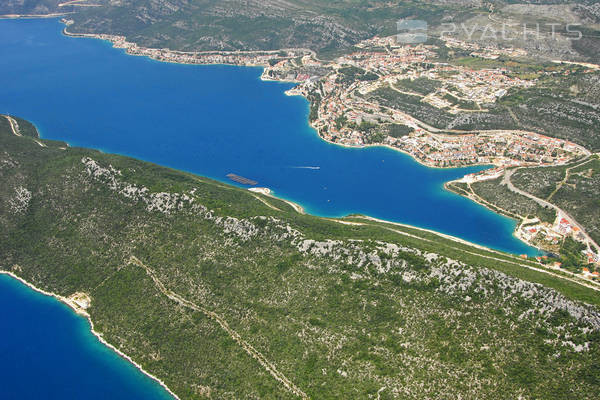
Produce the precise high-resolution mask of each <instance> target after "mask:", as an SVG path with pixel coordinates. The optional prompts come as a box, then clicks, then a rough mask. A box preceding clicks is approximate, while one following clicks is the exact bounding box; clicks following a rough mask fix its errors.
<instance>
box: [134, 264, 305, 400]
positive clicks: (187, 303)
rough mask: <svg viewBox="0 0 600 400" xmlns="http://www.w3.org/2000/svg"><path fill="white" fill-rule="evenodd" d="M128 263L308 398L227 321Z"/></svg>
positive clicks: (154, 276)
mask: <svg viewBox="0 0 600 400" xmlns="http://www.w3.org/2000/svg"><path fill="white" fill-rule="evenodd" d="M129 262H130V263H132V264H134V265H137V266H138V267H141V268H143V269H144V270H145V271H146V273H147V274H148V276H150V278H152V280H153V281H154V283H155V284H156V287H157V288H158V290H159V291H160V292H161V293H162V294H164V295H165V296H167V297H168V298H169V299H171V300H173V301H175V302H176V303H178V304H180V305H182V306H184V307H186V308H189V309H191V310H194V311H198V312H201V313H203V314H204V315H206V316H207V317H209V318H210V319H212V320H214V321H216V322H217V323H218V324H219V325H220V326H221V328H223V330H224V331H225V332H227V333H228V334H229V336H230V337H231V338H232V339H233V340H234V341H235V342H236V343H237V344H238V345H240V346H241V347H242V348H243V349H244V350H245V351H246V353H248V354H249V355H250V356H251V357H252V358H254V359H255V360H257V361H258V363H259V364H260V365H261V366H262V367H263V368H264V369H265V370H267V372H268V373H269V374H271V376H272V377H273V378H275V379H276V380H277V381H278V382H279V383H281V384H282V385H283V386H284V387H285V388H286V389H287V390H289V391H290V392H292V393H293V394H295V395H296V396H298V397H301V398H303V399H308V396H307V395H306V393H304V392H303V391H302V390H300V388H298V387H297V386H296V385H295V384H294V383H293V382H292V381H291V380H289V379H288V378H287V377H286V376H285V375H284V374H283V373H281V372H279V371H278V370H277V368H276V367H275V366H274V365H273V364H272V363H271V362H270V361H269V360H267V359H266V357H265V356H263V355H262V354H261V353H260V352H259V351H258V350H256V349H255V348H254V347H253V346H252V345H251V344H250V343H248V342H246V341H245V340H244V339H242V337H241V336H240V334H239V333H237V332H236V331H234V330H233V329H232V328H231V327H230V326H229V324H228V323H227V321H225V319H223V318H222V317H221V316H220V315H218V314H216V313H215V312H213V311H210V310H208V309H206V308H204V307H202V306H199V305H197V304H195V303H192V302H191V301H189V300H186V299H184V298H183V297H181V296H179V295H178V294H176V293H174V292H172V291H170V290H169V289H167V288H166V287H165V285H164V284H163V283H162V282H161V281H160V280H159V279H158V277H157V276H156V273H155V272H154V271H153V270H152V269H151V268H150V267H147V266H146V265H144V264H143V263H142V262H141V261H140V260H139V259H137V258H136V257H134V256H131V257H130V259H129Z"/></svg>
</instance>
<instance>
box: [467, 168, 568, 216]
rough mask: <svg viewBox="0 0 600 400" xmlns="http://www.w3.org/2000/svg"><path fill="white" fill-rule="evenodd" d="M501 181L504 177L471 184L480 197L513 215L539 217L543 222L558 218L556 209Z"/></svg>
mask: <svg viewBox="0 0 600 400" xmlns="http://www.w3.org/2000/svg"><path fill="white" fill-rule="evenodd" d="M501 182H502V178H498V179H493V180H488V181H483V182H476V183H473V184H472V185H471V188H472V189H473V192H474V193H475V194H477V195H478V196H479V197H481V198H482V199H484V200H486V201H488V202H490V203H491V204H494V205H496V206H497V207H499V208H500V209H502V210H506V211H509V212H510V213H511V214H512V215H513V216H514V215H518V216H520V217H523V218H527V217H528V218H533V217H538V218H539V219H540V220H541V221H542V222H549V223H552V222H554V220H555V219H556V212H555V211H554V210H552V209H548V208H545V207H542V206H540V205H539V204H538V203H536V202H535V201H533V200H531V199H530V198H528V197H525V196H523V195H520V194H518V193H515V192H513V191H511V190H510V189H508V187H507V186H506V185H503V184H502V183H501Z"/></svg>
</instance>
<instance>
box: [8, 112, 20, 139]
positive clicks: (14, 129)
mask: <svg viewBox="0 0 600 400" xmlns="http://www.w3.org/2000/svg"><path fill="white" fill-rule="evenodd" d="M4 118H6V120H7V121H8V123H9V124H10V129H11V130H12V132H13V133H14V134H15V135H16V136H23V135H21V131H20V130H19V124H18V123H17V121H16V120H15V119H14V118H13V117H11V116H9V115H5V116H4Z"/></svg>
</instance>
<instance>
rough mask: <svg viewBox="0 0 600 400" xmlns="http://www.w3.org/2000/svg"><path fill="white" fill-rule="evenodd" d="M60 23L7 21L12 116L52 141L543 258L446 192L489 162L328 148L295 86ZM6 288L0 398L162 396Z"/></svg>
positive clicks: (63, 319) (48, 304)
mask: <svg viewBox="0 0 600 400" xmlns="http://www.w3.org/2000/svg"><path fill="white" fill-rule="evenodd" d="M62 28H63V25H62V24H60V23H59V21H57V20H5V21H0V55H1V56H0V88H1V89H0V113H4V114H13V115H16V116H19V117H22V118H25V119H28V120H31V121H33V122H34V123H35V124H36V126H37V127H38V128H39V130H40V132H41V135H42V137H43V138H47V139H56V140H63V141H66V142H68V143H69V144H70V145H72V146H83V147H89V148H95V149H100V150H103V151H105V152H111V153H119V154H123V155H128V156H132V157H136V158H139V159H143V160H147V161H151V162H154V163H157V164H161V165H165V166H169V167H173V168H176V169H180V170H185V171H189V172H193V173H196V174H200V175H204V176H208V177H211V178H214V179H218V180H221V181H224V182H227V183H232V182H229V181H228V180H227V178H226V175H227V174H228V173H235V174H238V175H242V176H245V177H247V178H251V179H253V180H256V181H258V182H259V185H260V186H265V187H269V188H271V189H272V190H273V191H274V192H275V194H276V195H278V196H281V197H283V198H286V199H289V200H292V201H295V202H297V203H300V204H301V205H302V206H304V208H305V209H306V210H307V212H309V213H312V214H316V215H320V216H328V217H339V216H344V215H347V214H351V213H361V214H366V215H370V216H373V217H376V218H382V219H386V220H390V221H396V222H402V223H406V224H411V225H416V226H419V227H423V228H427V229H433V230H436V231H439V232H443V233H446V234H450V235H453V236H458V237H460V238H463V239H466V240H469V241H472V242H475V243H478V244H482V245H485V246H489V247H492V248H495V249H499V250H504V251H508V252H511V253H515V254H522V253H528V254H536V253H537V252H536V250H535V249H532V248H530V247H528V246H526V245H525V244H524V243H522V242H521V241H519V240H518V239H516V238H515V237H513V235H512V232H513V230H514V228H515V224H516V223H515V221H513V220H510V219H508V218H505V217H502V216H500V215H497V214H495V213H493V212H491V211H489V210H487V209H486V208H484V207H482V206H479V205H477V204H475V203H473V202H471V201H470V200H467V199H464V198H462V197H460V196H458V195H455V194H453V193H450V192H447V191H446V190H444V188H443V184H444V182H446V181H449V180H452V179H456V178H459V177H462V176H463V175H465V174H467V173H471V172H475V171H479V170H481V169H482V167H473V168H462V169H449V170H441V169H432V168H427V167H424V166H421V165H420V164H418V163H416V162H415V161H414V160H413V159H411V158H410V157H409V156H407V155H404V154H402V153H399V152H396V151H393V150H390V149H387V148H379V147H377V148H375V147H372V148H367V149H352V148H343V147H340V146H336V145H333V144H329V143H326V142H325V141H323V140H321V139H320V138H319V137H318V135H317V134H316V132H315V131H314V130H313V129H312V128H310V126H309V125H308V112H309V105H308V102H307V101H306V100H305V99H303V98H301V97H290V96H286V95H285V94H284V92H285V91H286V90H287V89H290V88H291V87H293V85H292V84H288V83H276V82H263V81H261V80H260V74H261V72H262V70H261V69H260V68H245V67H232V66H191V65H177V64H168V63H160V62H157V61H153V60H150V59H148V58H145V57H133V56H128V55H126V54H125V53H124V52H123V51H122V50H118V49H114V48H112V47H111V45H110V44H109V43H107V42H104V41H101V40H96V39H80V38H69V37H66V36H63V35H62V34H61V30H62ZM307 167H310V168H307ZM0 285H1V286H0V310H1V312H2V314H1V315H0V317H1V319H0V321H2V325H0V328H1V329H0V342H1V343H2V345H1V346H2V347H0V349H1V351H2V353H1V355H2V357H1V358H0V363H1V365H0V368H1V369H0V383H1V385H0V387H2V392H0V397H3V398H6V396H5V394H6V393H8V394H9V398H11V397H13V398H26V399H34V398H84V397H85V398H94V397H93V396H97V398H120V397H123V398H125V397H127V398H153V397H156V398H160V397H161V396H163V395H164V393H163V392H162V391H161V390H160V389H157V388H156V385H155V384H153V383H152V381H151V380H149V378H144V376H140V374H139V373H137V372H136V371H135V369H132V367H131V366H129V364H127V363H126V362H125V361H122V360H120V359H119V358H118V357H117V356H115V355H114V354H112V353H111V352H110V351H109V350H107V349H106V348H104V347H103V346H101V345H100V344H99V343H98V342H97V341H95V340H94V339H93V337H90V334H86V333H85V332H86V331H87V329H88V326H87V324H86V322H85V321H84V320H82V319H81V318H78V317H76V316H74V315H72V313H70V312H69V311H68V310H67V309H65V308H64V307H63V306H62V305H59V304H55V303H56V302H55V301H53V300H48V299H46V298H42V297H40V296H38V295H31V294H30V293H28V291H27V290H25V289H23V288H20V287H18V285H16V284H15V283H14V282H8V281H7V278H2V280H1V281H0ZM5 343H11V345H10V346H7V345H6V344H5ZM74 378H77V379H74ZM31 382H35V383H36V384H35V385H32V384H31ZM73 382H78V384H77V385H74V383H73ZM108 391H110V392H111V394H110V395H108V394H107V393H108ZM46 394H47V395H46Z"/></svg>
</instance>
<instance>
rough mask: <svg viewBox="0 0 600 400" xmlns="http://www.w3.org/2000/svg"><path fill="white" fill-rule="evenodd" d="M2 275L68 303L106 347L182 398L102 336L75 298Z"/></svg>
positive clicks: (177, 398)
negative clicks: (85, 320)
mask: <svg viewBox="0 0 600 400" xmlns="http://www.w3.org/2000/svg"><path fill="white" fill-rule="evenodd" d="M0 275H7V276H10V277H11V278H13V279H15V280H17V281H19V282H21V283H22V284H24V285H25V286H27V287H28V288H30V289H32V290H34V291H36V292H38V293H41V294H43V295H45V296H48V297H53V298H54V299H56V300H58V301H60V302H61V303H63V304H66V305H67V306H68V307H69V308H70V309H71V310H72V311H74V312H75V314H77V315H79V316H81V317H84V318H85V319H87V321H88V323H89V324H90V332H91V333H92V335H94V336H95V337H96V338H97V339H98V340H99V341H100V343H102V344H103V345H105V346H106V347H108V348H109V349H111V350H112V351H114V352H115V353H117V354H118V355H119V356H120V357H121V358H123V359H124V360H126V361H128V362H129V363H131V364H132V365H133V366H134V367H135V368H136V369H138V370H139V371H140V372H142V373H143V374H144V375H146V376H147V377H149V378H150V379H152V380H154V381H155V382H157V383H158V384H159V385H160V386H161V387H162V388H163V389H165V390H166V391H167V393H169V394H170V395H171V396H172V397H173V398H174V399H176V400H181V399H180V398H179V397H178V396H177V395H176V394H175V393H173V391H172V390H171V389H169V387H168V386H167V385H166V383H165V382H163V381H162V380H161V379H159V378H157V377H156V376H154V375H152V374H151V373H150V372H148V371H146V370H145V369H144V368H142V366H141V365H140V364H138V363H137V362H135V361H134V360H133V359H132V358H131V357H130V356H128V355H127V354H125V353H123V352H122V351H121V350H119V349H117V348H116V347H115V346H114V345H112V344H111V343H109V342H108V341H106V339H104V337H103V336H102V334H101V333H99V332H97V331H96V330H95V329H94V322H93V321H92V319H91V317H90V315H89V314H88V313H87V311H85V309H84V308H82V307H80V306H79V305H78V304H77V303H75V302H74V301H73V300H71V299H70V298H68V297H64V296H61V295H59V294H56V293H53V292H48V291H46V290H44V289H40V288H38V287H37V286H35V285H34V284H32V283H31V282H28V281H26V280H25V279H23V278H21V277H20V276H18V275H16V274H15V273H14V272H11V271H7V270H4V269H0Z"/></svg>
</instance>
